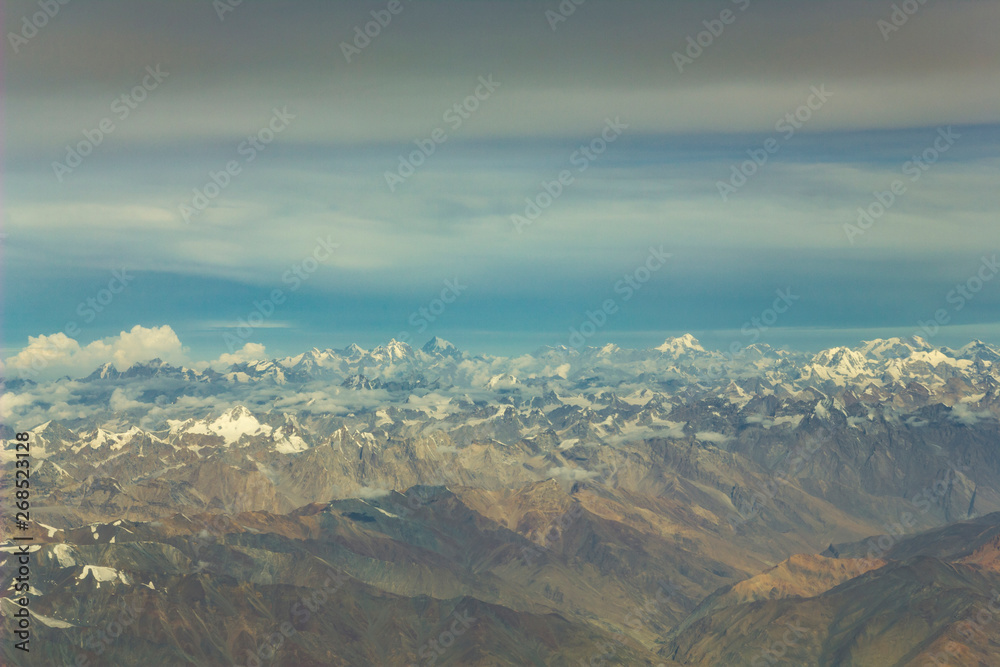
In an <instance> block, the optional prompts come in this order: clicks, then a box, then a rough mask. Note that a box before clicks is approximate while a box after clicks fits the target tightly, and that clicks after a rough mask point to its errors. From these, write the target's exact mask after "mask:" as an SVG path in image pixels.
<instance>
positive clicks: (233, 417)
mask: <svg viewBox="0 0 1000 667" xmlns="http://www.w3.org/2000/svg"><path fill="white" fill-rule="evenodd" d="M170 427H171V428H170V430H171V432H172V433H177V434H184V433H190V434H193V435H217V436H219V437H221V438H222V439H223V441H224V442H225V443H226V444H227V445H231V444H233V443H235V442H238V441H239V440H240V438H242V437H243V436H244V435H268V434H270V433H271V427H270V426H268V425H266V424H261V423H260V422H259V421H258V420H257V418H256V417H254V416H253V414H252V413H251V412H250V411H249V410H248V409H246V408H245V407H244V406H242V405H238V406H236V407H235V408H233V409H232V410H230V411H229V412H225V413H223V414H222V415H220V416H219V417H218V418H217V419H214V420H212V421H209V420H207V419H199V420H188V421H186V422H180V423H178V422H171V423H170Z"/></svg>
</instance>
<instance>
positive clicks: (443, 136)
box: [0, 0, 1000, 365]
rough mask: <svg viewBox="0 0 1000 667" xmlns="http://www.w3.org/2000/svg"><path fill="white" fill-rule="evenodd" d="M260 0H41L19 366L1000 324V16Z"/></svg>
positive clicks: (24, 74) (16, 340)
mask: <svg viewBox="0 0 1000 667" xmlns="http://www.w3.org/2000/svg"><path fill="white" fill-rule="evenodd" d="M229 2H230V0H217V1H216V2H211V1H210V0H170V1H169V2H168V1H166V0H151V1H148V2H143V3H135V2H125V1H121V0H107V1H104V2H101V3H91V4H87V5H84V4H83V3H78V2H67V3H66V4H59V3H58V2H55V4H54V5H52V6H55V7H57V8H56V9H55V10H53V9H51V7H50V9H49V12H50V13H52V14H53V15H52V16H51V17H50V16H47V15H45V14H44V13H43V14H39V12H44V7H43V5H45V6H48V4H47V3H45V2H40V1H38V0H36V1H34V2H31V1H21V0H13V1H8V2H6V3H5V8H4V19H3V20H4V26H3V33H4V35H5V44H4V51H3V69H4V72H3V76H4V80H3V105H4V110H3V113H4V137H3V139H4V146H3V183H2V187H3V199H2V210H3V234H4V235H5V236H3V237H2V240H3V243H2V246H0V251H2V253H3V255H2V257H3V321H2V329H3V340H2V352H0V356H2V357H3V358H4V359H6V360H7V362H8V364H9V363H10V361H11V359H16V358H17V355H18V354H19V353H20V352H22V351H23V350H24V349H25V348H27V347H28V346H29V345H32V344H38V342H39V341H58V345H59V346H62V347H63V348H66V349H70V348H72V349H74V350H75V349H77V348H79V350H89V352H87V356H86V359H87V362H88V363H89V362H90V361H93V362H95V365H96V363H97V362H99V361H101V360H102V359H103V360H115V359H116V358H119V357H120V359H119V360H120V361H122V363H125V362H126V361H131V360H135V359H138V358H141V357H144V356H147V357H149V358H151V357H153V356H161V357H168V356H170V355H181V354H183V355H185V358H189V359H190V358H196V359H216V358H225V357H222V356H221V355H239V354H242V355H244V356H246V355H251V354H254V355H266V356H283V355H286V354H294V353H296V352H299V351H302V350H304V349H308V348H311V347H314V346H315V347H320V348H326V347H333V348H338V347H344V346H346V345H347V344H349V343H351V342H357V343H359V344H361V345H362V346H364V347H371V346H374V345H378V344H382V343H385V342H386V341H388V340H389V339H390V338H396V339H401V340H406V341H407V342H410V343H412V344H416V345H422V344H423V343H424V342H425V341H426V340H427V339H429V338H430V337H431V336H435V335H437V336H441V337H444V338H446V339H449V340H451V341H453V342H454V343H456V344H457V345H458V346H459V347H460V348H463V349H468V350H470V351H474V352H488V353H494V354H514V353H519V352H526V351H530V350H532V349H534V348H536V347H538V346H540V345H558V344H572V340H574V338H573V333H574V332H580V331H581V330H582V331H583V332H584V333H585V334H587V335H585V336H583V339H584V340H585V343H586V344H594V345H597V344H604V343H605V342H609V341H611V342H616V343H618V344H620V345H623V346H629V347H647V346H651V345H655V344H657V343H659V342H661V341H662V340H663V339H664V338H665V337H666V336H669V335H678V334H681V333H685V332H691V333H694V334H695V335H696V336H698V338H699V339H701V340H702V341H703V343H705V344H706V346H713V345H717V346H718V347H724V346H725V345H726V344H727V343H728V342H729V341H731V340H733V339H734V338H736V339H741V340H742V339H745V338H746V336H747V334H746V333H745V332H746V331H747V328H746V327H747V326H748V325H749V327H750V331H752V332H755V333H756V335H757V336H758V337H759V338H760V339H761V340H762V341H763V342H768V343H771V344H774V345H781V346H788V347H800V348H803V349H820V348H822V347H829V346H833V345H854V344H856V343H857V342H859V341H860V340H865V339H871V338H875V337H883V336H889V335H911V334H913V333H920V334H921V335H924V336H925V337H927V338H928V339H929V340H931V341H932V342H934V343H935V344H941V345H953V346H957V345H961V344H963V343H965V342H967V341H969V340H971V339H973V338H980V339H983V340H985V341H987V342H992V343H994V344H996V343H1000V316H998V313H1000V308H998V306H1000V280H994V276H995V274H996V273H997V271H998V269H997V268H996V266H995V260H994V258H995V257H996V253H997V252H998V243H997V238H998V236H997V231H996V230H997V227H996V221H997V216H996V212H997V211H998V210H1000V189H998V188H997V185H998V176H1000V132H998V129H1000V41H998V40H997V39H996V34H997V30H998V28H1000V3H998V2H993V1H989V2H987V1H982V0H968V1H944V0H927V1H926V2H925V3H923V4H920V3H919V2H917V0H910V2H909V3H895V4H894V3H891V2H881V1H877V2H872V1H865V2H855V1H852V0H848V1H842V0H838V1H836V2H832V1H829V2H828V1H815V2H808V3H803V2H792V1H772V2H767V1H765V0H738V1H735V2H733V1H730V0H719V1H713V2H656V3H654V2H635V1H622V0H616V1H615V2H610V1H607V2H601V1H599V0H586V2H583V3H582V4H579V5H576V4H575V3H574V2H572V0H565V1H564V2H562V3H561V4H560V3H559V2H555V1H550V2H534V1H528V0H506V1H500V0H497V1H491V2H486V1H479V2H476V1H472V2H470V1H468V0H465V1H463V2H435V1H433V0H424V1H421V0H400V2H398V3H397V2H389V1H388V0H386V1H381V0H379V1H377V2H353V1H351V2H336V3H331V2H321V1H307V0H297V1H296V2H278V1H274V2H250V1H245V2H242V3H240V4H238V5H233V4H229ZM904 6H905V7H904ZM904 9H905V10H909V12H910V13H907V12H906V11H904ZM32 22H33V23H32ZM366 30H367V31H368V34H367V35H366V34H365V31H366ZM859 209H860V210H861V211H867V216H870V217H866V216H862V215H861V213H860V212H859ZM782 294H784V295H785V300H784V301H781V302H780V308H781V309H782V310H781V312H780V313H779V312H778V308H777V307H776V305H775V304H776V303H778V301H777V300H780V295H782ZM769 310H771V311H772V312H770V313H769V312H768V311H769ZM762 317H763V318H764V320H763V321H764V322H768V323H767V324H764V325H760V324H750V323H752V322H754V321H755V318H756V321H758V322H760V321H761V320H760V318H762ZM935 318H936V321H935ZM587 323H590V325H588V324H587ZM591 325H592V326H591ZM581 327H583V329H581ZM591 330H592V333H591ZM40 336H44V337H46V338H39V337H40ZM48 337H52V338H48ZM576 340H579V339H576ZM32 341H34V342H32ZM247 345H249V347H244V346H247ZM73 346H76V347H73ZM261 346H263V347H261ZM123 350H124V352H123ZM119 353H121V354H124V356H121V354H119ZM115 355H119V357H116V356H115ZM234 358H235V357H234Z"/></svg>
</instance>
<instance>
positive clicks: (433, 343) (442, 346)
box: [420, 336, 458, 356]
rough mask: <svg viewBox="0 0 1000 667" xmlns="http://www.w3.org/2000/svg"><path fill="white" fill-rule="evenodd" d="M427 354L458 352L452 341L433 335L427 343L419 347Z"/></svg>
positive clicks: (443, 354)
mask: <svg viewBox="0 0 1000 667" xmlns="http://www.w3.org/2000/svg"><path fill="white" fill-rule="evenodd" d="M420 349H421V350H423V351H424V352H426V353H427V354H437V355H441V356H454V355H455V354H457V353H458V348H457V347H455V346H454V345H453V344H452V343H450V342H448V341H446V340H445V339H444V338H438V337H437V336H434V338H431V339H430V340H429V341H427V344H426V345H424V346H423V347H422V348H420Z"/></svg>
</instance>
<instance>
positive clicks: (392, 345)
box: [368, 338, 413, 364]
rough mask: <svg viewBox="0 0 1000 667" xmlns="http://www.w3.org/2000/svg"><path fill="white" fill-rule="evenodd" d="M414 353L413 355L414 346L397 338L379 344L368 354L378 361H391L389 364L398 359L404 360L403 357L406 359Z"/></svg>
mask: <svg viewBox="0 0 1000 667" xmlns="http://www.w3.org/2000/svg"><path fill="white" fill-rule="evenodd" d="M412 355H413V348H412V347H410V346H409V345H407V344H406V343H401V342H399V341H398V340H396V339H395V338H393V339H392V340H390V341H389V342H388V343H386V344H385V345H379V346H378V347H376V348H375V349H373V350H372V351H371V352H369V353H368V356H369V357H371V358H372V359H373V360H375V361H378V362H380V363H389V364H391V363H393V362H396V361H402V360H403V359H406V358H407V357H410V356H412Z"/></svg>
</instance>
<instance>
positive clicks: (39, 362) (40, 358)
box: [6, 325, 187, 380]
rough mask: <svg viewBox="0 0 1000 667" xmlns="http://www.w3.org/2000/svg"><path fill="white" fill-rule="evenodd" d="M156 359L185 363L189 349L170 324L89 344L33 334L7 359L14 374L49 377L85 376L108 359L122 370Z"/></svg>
mask: <svg viewBox="0 0 1000 667" xmlns="http://www.w3.org/2000/svg"><path fill="white" fill-rule="evenodd" d="M152 359H162V360H163V361H166V362H168V363H172V364H177V365H180V364H183V363H185V361H186V360H187V359H186V350H185V349H184V347H183V346H182V345H181V341H180V339H179V338H178V337H177V334H176V333H174V330H173V329H172V328H170V327H169V326H166V325H164V326H162V327H153V328H146V327H143V326H140V325H136V326H134V327H132V330H131V331H122V332H121V333H120V334H118V335H117V336H111V337H108V338H103V339H101V340H95V341H94V342H92V343H89V344H87V345H85V346H81V345H80V343H79V342H77V341H76V340H74V339H73V338H70V337H69V336H67V335H66V334H64V333H62V332H60V333H56V334H52V335H51V336H46V335H40V336H29V337H28V346H27V347H25V348H24V349H22V350H21V351H20V352H19V353H18V354H16V355H15V356H13V357H9V358H8V359H7V361H6V366H7V373H8V374H9V375H11V376H16V377H26V378H30V379H34V380H45V379H52V378H56V377H61V376H64V375H69V376H71V377H82V376H85V375H88V374H90V373H91V372H93V370H94V369H95V368H97V367H99V366H101V365H103V364H106V363H108V362H110V363H113V364H114V365H115V368H117V369H118V370H120V371H121V370H126V369H128V368H130V367H131V366H132V365H134V364H137V363H139V362H143V361H150V360H152Z"/></svg>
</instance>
